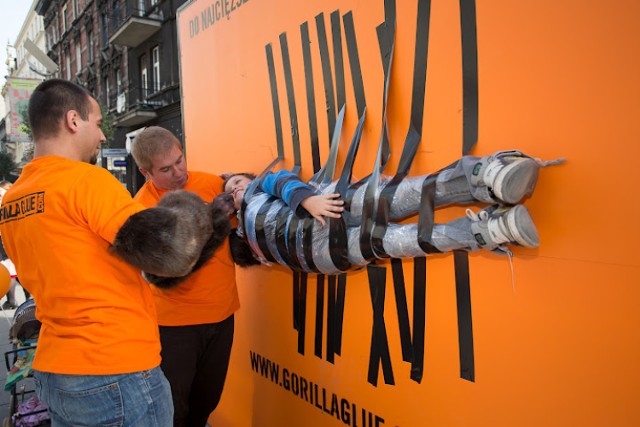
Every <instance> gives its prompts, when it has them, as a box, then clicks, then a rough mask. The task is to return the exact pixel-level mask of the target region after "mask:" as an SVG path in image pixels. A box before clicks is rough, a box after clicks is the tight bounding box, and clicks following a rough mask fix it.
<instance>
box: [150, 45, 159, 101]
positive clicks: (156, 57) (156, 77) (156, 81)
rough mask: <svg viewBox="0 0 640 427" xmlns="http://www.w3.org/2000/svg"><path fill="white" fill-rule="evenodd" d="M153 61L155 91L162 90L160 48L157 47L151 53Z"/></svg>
mask: <svg viewBox="0 0 640 427" xmlns="http://www.w3.org/2000/svg"><path fill="white" fill-rule="evenodd" d="M151 60H152V63H153V90H154V92H157V91H159V90H160V46H156V47H154V48H153V50H152V51H151Z"/></svg>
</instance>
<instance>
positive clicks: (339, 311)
mask: <svg viewBox="0 0 640 427" xmlns="http://www.w3.org/2000/svg"><path fill="white" fill-rule="evenodd" d="M346 296H347V275H346V274H340V275H338V290H337V293H336V321H335V323H334V329H335V334H334V338H335V339H334V345H333V350H334V352H335V353H336V354H337V355H340V354H341V353H342V326H343V323H344V302H345V299H346Z"/></svg>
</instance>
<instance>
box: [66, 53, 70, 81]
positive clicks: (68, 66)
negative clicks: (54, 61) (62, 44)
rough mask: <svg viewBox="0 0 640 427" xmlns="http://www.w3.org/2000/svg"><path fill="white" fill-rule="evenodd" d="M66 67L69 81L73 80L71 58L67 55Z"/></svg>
mask: <svg viewBox="0 0 640 427" xmlns="http://www.w3.org/2000/svg"><path fill="white" fill-rule="evenodd" d="M65 66H66V68H67V80H71V56H70V55H67V56H66V58H65Z"/></svg>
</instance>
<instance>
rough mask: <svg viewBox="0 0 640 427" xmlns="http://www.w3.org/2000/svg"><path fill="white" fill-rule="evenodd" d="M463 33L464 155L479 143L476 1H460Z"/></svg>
mask: <svg viewBox="0 0 640 427" xmlns="http://www.w3.org/2000/svg"><path fill="white" fill-rule="evenodd" d="M460 29H461V33H462V123H463V127H462V155H463V156H464V155H467V154H469V153H470V152H471V150H472V149H473V147H475V145H476V143H477V142H478V35H477V30H476V2H475V0H460Z"/></svg>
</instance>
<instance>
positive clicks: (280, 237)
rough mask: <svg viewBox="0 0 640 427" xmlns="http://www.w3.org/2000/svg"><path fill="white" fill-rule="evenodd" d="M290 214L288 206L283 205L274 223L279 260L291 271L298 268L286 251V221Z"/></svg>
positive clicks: (287, 234)
mask: <svg viewBox="0 0 640 427" xmlns="http://www.w3.org/2000/svg"><path fill="white" fill-rule="evenodd" d="M290 214H291V210H290V209H289V207H288V206H286V205H284V206H282V208H280V210H279V211H278V214H277V215H276V218H278V219H277V221H276V248H277V249H278V254H279V255H280V258H282V260H283V261H284V262H285V263H286V264H287V267H289V268H291V269H292V270H298V269H299V267H300V266H299V265H298V266H296V265H295V263H294V261H293V260H292V259H291V257H290V256H289V251H288V249H287V242H288V236H289V233H288V231H289V229H288V228H287V219H288V217H289V215H290Z"/></svg>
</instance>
